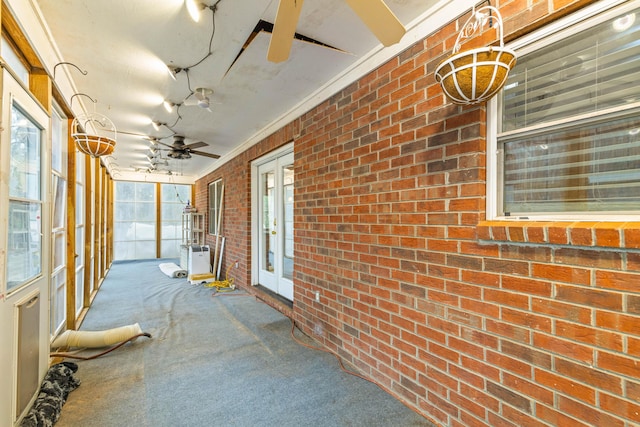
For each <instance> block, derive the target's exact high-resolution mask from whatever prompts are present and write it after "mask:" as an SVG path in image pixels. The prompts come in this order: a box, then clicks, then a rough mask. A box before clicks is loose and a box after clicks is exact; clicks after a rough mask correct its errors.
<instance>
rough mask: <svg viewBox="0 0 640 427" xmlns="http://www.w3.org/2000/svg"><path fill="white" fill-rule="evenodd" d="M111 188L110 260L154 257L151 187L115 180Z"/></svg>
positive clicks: (154, 207)
mask: <svg viewBox="0 0 640 427" xmlns="http://www.w3.org/2000/svg"><path fill="white" fill-rule="evenodd" d="M114 189H115V209H114V236H113V240H114V254H115V257H114V258H115V259H116V260H123V259H151V258H156V221H157V218H156V186H155V184H153V183H142V182H121V181H116V182H115V186H114Z"/></svg>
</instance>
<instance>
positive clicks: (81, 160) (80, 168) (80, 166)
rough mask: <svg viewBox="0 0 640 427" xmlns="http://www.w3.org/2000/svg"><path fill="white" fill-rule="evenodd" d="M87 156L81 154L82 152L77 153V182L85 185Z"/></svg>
mask: <svg viewBox="0 0 640 427" xmlns="http://www.w3.org/2000/svg"><path fill="white" fill-rule="evenodd" d="M84 170H85V155H84V154H83V153H82V152H80V150H78V151H76V181H77V182H78V183H81V184H84V181H85V176H84V173H85V171H84Z"/></svg>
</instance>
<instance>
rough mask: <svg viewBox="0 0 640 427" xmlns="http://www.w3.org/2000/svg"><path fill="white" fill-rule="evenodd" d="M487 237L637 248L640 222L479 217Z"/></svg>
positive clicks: (483, 235) (480, 233) (480, 231)
mask: <svg viewBox="0 0 640 427" xmlns="http://www.w3.org/2000/svg"><path fill="white" fill-rule="evenodd" d="M477 231H478V238H479V239H480V240H488V241H503V242H517V243H535V244H553V245H571V246H590V247H603V248H625V249H640V222H598V221H593V222H592V221H576V222H553V221H499V220H498V221H481V222H480V223H478V226H477Z"/></svg>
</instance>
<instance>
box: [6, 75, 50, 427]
mask: <svg viewBox="0 0 640 427" xmlns="http://www.w3.org/2000/svg"><path fill="white" fill-rule="evenodd" d="M2 124H3V125H2V129H1V130H0V133H1V135H0V139H1V140H2V144H0V174H1V175H2V177H3V178H2V180H0V222H1V223H2V225H3V226H2V227H0V325H1V327H0V341H1V342H2V343H3V345H2V347H0V364H1V365H2V366H3V369H4V371H3V372H4V373H5V375H4V378H3V381H2V384H4V385H5V386H3V387H0V414H2V417H0V419H7V418H8V417H9V414H11V420H12V421H14V422H15V421H16V420H17V419H18V418H19V417H20V415H21V414H23V413H24V412H25V411H26V410H27V408H28V406H29V403H30V402H31V401H32V399H33V398H34V396H35V395H36V393H37V391H38V389H39V385H40V379H41V378H42V376H43V375H44V374H43V372H44V370H46V367H47V362H48V348H49V334H48V332H49V321H48V312H49V310H48V297H49V290H48V278H49V272H50V262H48V259H49V254H50V250H49V247H50V241H51V240H50V238H49V236H51V220H50V212H51V211H50V210H49V208H50V203H49V195H50V190H49V188H50V187H49V182H50V181H49V177H50V170H51V169H50V161H49V157H48V154H47V153H48V149H47V129H48V128H49V116H48V114H47V112H46V111H45V110H44V109H43V108H42V107H41V106H40V105H39V104H38V103H37V102H36V101H35V100H34V99H33V98H32V97H31V96H30V94H29V93H27V92H26V91H25V89H24V88H23V87H22V85H21V84H20V83H18V82H17V81H16V80H15V79H14V78H13V76H12V75H11V73H9V72H8V71H6V70H4V71H3V72H2ZM6 374H8V375H6ZM9 375H10V378H8V376H9ZM7 384H12V386H10V387H7V386H6V385H7ZM0 423H2V421H0Z"/></svg>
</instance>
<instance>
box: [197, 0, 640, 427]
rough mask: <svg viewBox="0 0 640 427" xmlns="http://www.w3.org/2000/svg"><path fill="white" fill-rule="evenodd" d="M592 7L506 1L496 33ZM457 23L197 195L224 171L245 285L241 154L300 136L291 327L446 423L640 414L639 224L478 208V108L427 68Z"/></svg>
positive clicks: (481, 116)
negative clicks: (539, 218)
mask: <svg viewBox="0 0 640 427" xmlns="http://www.w3.org/2000/svg"><path fill="white" fill-rule="evenodd" d="M586 3H589V2H585V1H569V0H565V1H547V0H544V1H527V2H525V1H520V0H518V1H507V2H504V1H503V2H501V11H502V13H503V17H504V18H505V28H506V31H507V36H509V37H513V35H514V34H522V33H524V32H526V31H528V30H530V29H532V28H534V27H536V26H539V25H541V24H543V23H546V22H548V21H550V20H552V19H555V18H557V17H558V16H560V15H562V14H564V13H566V12H568V11H570V10H574V9H576V8H577V7H580V6H582V5H584V4H586ZM525 27H526V28H525ZM456 28H457V27H456V24H455V23H449V24H447V25H446V26H445V27H444V29H443V30H441V31H438V32H436V33H434V34H433V35H431V36H429V37H428V38H427V39H426V40H424V41H423V42H420V43H418V44H417V45H415V46H413V47H412V48H410V49H408V50H406V51H405V52H403V53H402V54H400V55H399V56H398V57H396V58H394V59H393V60H391V61H389V62H388V63H387V64H385V65H383V66H381V67H380V68H379V69H377V70H375V71H374V72H372V73H370V74H369V75H367V76H364V77H363V78H361V79H360V80H359V81H357V82H355V83H353V84H352V85H350V86H349V87H347V88H345V89H344V90H342V91H340V92H339V93H337V94H335V95H334V96H333V97H331V98H330V99H328V100H326V101H325V102H323V103H322V104H320V105H318V106H317V107H316V108H314V109H312V110H311V111H309V112H308V113H306V114H304V115H303V116H302V117H300V118H299V119H298V120H296V121H294V122H293V123H292V124H291V125H289V126H287V127H285V128H284V129H282V130H281V131H280V132H277V133H276V134H274V135H272V136H271V137H269V138H267V139H266V140H265V141H263V142H261V143H260V144H258V145H256V146H254V147H252V148H251V149H250V150H248V151H247V152H245V153H243V154H242V155H240V156H238V157H237V158H236V159H234V160H233V161H232V162H229V163H227V164H225V165H224V166H223V167H222V168H221V169H219V170H217V171H215V172H213V173H212V174H210V175H209V176H207V177H205V178H204V179H202V180H201V181H199V182H198V184H197V186H196V191H197V196H196V206H197V207H198V208H200V209H203V208H205V207H206V204H207V194H206V184H207V183H208V182H211V181H213V180H214V179H217V178H219V177H222V178H224V180H225V185H226V190H225V212H224V215H225V222H224V233H225V235H227V236H229V240H227V251H228V252H227V260H228V262H231V261H233V260H235V259H239V260H240V263H241V268H240V271H238V272H237V274H236V276H235V277H236V280H237V282H236V283H238V284H239V285H241V286H245V287H246V286H247V285H249V269H250V254H251V248H250V215H249V213H250V207H249V206H250V205H249V204H250V194H249V192H250V176H249V175H250V164H249V163H250V161H251V160H253V159H255V158H258V157H260V156H261V155H263V154H264V153H267V152H268V151H270V150H272V149H274V148H276V147H278V146H281V145H282V144H284V143H286V142H288V141H290V140H291V138H295V165H296V166H295V169H296V184H295V239H296V242H295V259H296V264H295V302H294V307H293V313H292V314H293V316H294V317H295V319H296V321H297V324H298V325H299V326H300V327H301V329H303V330H304V331H305V332H306V333H307V334H309V335H310V336H313V337H314V338H315V339H316V340H318V341H319V342H320V343H322V344H323V345H325V346H326V347H327V348H329V349H331V350H333V351H335V352H336V353H338V354H339V355H341V356H342V357H343V358H344V359H345V360H347V361H349V362H350V363H352V364H353V365H355V366H356V367H357V368H358V369H359V370H360V371H361V372H363V373H365V374H366V375H367V376H369V377H370V378H372V379H373V380H375V381H376V382H378V383H379V384H380V385H381V386H382V387H383V388H385V389H386V390H388V391H389V392H390V393H392V394H393V395H394V396H396V397H398V398H399V399H401V400H402V401H404V402H405V403H406V404H407V405H408V406H410V407H412V408H414V409H416V410H418V411H420V412H421V413H423V414H424V415H425V416H426V417H428V418H430V419H432V420H434V421H436V422H437V423H439V424H441V425H447V426H555V425H558V426H587V425H597V426H627V427H628V426H631V425H636V424H635V423H640V404H639V403H638V402H639V399H640V375H639V373H638V362H639V361H640V326H638V325H639V324H640V323H639V322H638V320H639V316H640V293H639V292H638V283H640V252H639V251H638V249H640V224H636V223H584V222H583V223H580V222H576V223H543V222H524V223H514V222H489V221H486V220H485V214H484V212H485V179H486V169H485V164H486V158H485V153H486V142H485V133H486V125H485V120H486V117H485V115H486V112H485V109H484V107H483V106H477V107H460V106H455V105H452V104H450V103H447V102H446V100H445V99H444V97H443V95H442V92H441V90H440V88H439V86H438V85H437V84H436V83H435V81H434V78H433V70H434V68H435V67H436V65H437V64H438V63H439V62H440V60H441V58H442V57H443V55H446V54H447V52H448V50H449V49H450V48H451V46H452V44H453V40H454V39H455V36H456V35H457V32H456V31H457V30H456ZM452 38H453V39H452ZM250 290H251V291H254V290H253V289H250ZM316 292H320V295H321V297H320V302H319V303H318V302H315V300H314V297H315V293H316Z"/></svg>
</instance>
